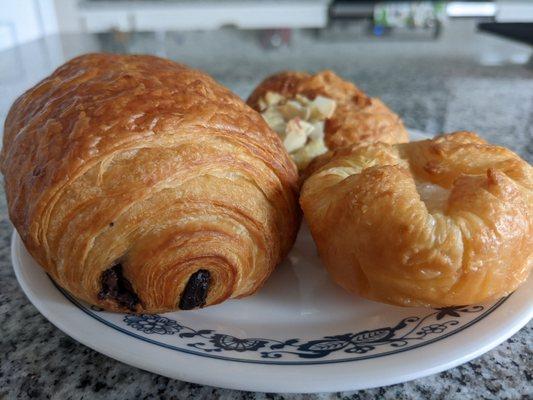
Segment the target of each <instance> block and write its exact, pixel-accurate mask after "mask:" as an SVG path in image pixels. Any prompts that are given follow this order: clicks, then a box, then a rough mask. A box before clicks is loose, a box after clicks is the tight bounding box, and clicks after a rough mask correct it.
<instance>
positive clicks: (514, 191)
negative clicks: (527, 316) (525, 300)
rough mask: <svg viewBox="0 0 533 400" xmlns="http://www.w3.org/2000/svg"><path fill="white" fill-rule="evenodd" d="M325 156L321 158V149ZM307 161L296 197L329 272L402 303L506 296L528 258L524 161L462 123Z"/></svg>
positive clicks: (528, 171)
mask: <svg viewBox="0 0 533 400" xmlns="http://www.w3.org/2000/svg"><path fill="white" fill-rule="evenodd" d="M328 157H329V158H328ZM328 157H324V158H323V159H322V163H318V162H317V164H315V169H314V172H313V174H312V175H311V176H310V177H309V178H308V179H307V181H306V182H305V183H304V186H303V188H302V192H301V197H300V204H301V205H302V208H303V210H304V215H305V217H306V219H307V222H308V224H309V226H310V229H311V232H312V234H313V237H314V239H315V242H316V244H317V247H318V250H319V253H320V256H321V258H322V260H323V261H324V263H325V265H326V267H327V269H328V270H329V272H330V274H331V276H332V277H333V279H334V280H335V281H336V282H337V283H339V284H340V285H341V286H343V287H344V288H346V289H347V290H349V291H351V292H354V293H358V294H360V295H362V296H364V297H367V298H369V299H372V300H378V301H383V302H386V303H391V304H397V305H403V306H449V305H459V304H472V303H478V302H483V301H488V300H493V299H496V298H499V297H502V296H505V295H507V294H509V293H510V292H512V291H513V290H515V289H516V288H517V287H518V286H519V285H520V284H521V283H522V282H524V281H525V280H526V279H527V277H528V275H529V272H530V270H531V267H532V263H533V168H532V167H531V166H530V165H529V164H528V163H527V162H525V161H523V160H522V159H520V158H519V157H518V156H517V155H516V154H514V153H512V152H511V151H509V150H507V149H505V148H502V147H498V146H494V145H490V144H488V143H486V142H485V141H484V140H482V139H480V138H479V137H477V136H476V135H475V134H473V133H471V132H456V133H454V134H451V135H444V136H440V137H437V138H435V139H433V140H424V141H419V142H411V143H407V144H398V145H392V146H391V145H388V144H383V143H376V144H371V145H368V146H357V145H354V146H349V147H346V148H343V149H340V150H338V151H335V152H331V154H329V155H328Z"/></svg>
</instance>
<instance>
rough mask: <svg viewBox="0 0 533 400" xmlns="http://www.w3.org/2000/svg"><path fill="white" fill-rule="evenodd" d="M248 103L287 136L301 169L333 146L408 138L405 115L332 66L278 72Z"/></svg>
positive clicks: (266, 80)
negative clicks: (312, 72) (329, 68)
mask: <svg viewBox="0 0 533 400" xmlns="http://www.w3.org/2000/svg"><path fill="white" fill-rule="evenodd" d="M248 104H249V105H250V106H251V107H253V108H254V109H255V110H257V111H259V112H261V114H262V115H263V117H264V118H265V120H266V121H267V122H268V124H269V125H270V127H271V128H272V129H274V130H275V131H276V132H277V133H278V134H279V135H280V136H281V137H282V139H283V143H284V145H285V148H286V149H287V151H289V153H290V154H291V156H292V157H293V159H294V161H295V162H296V164H297V165H298V169H299V170H300V171H302V170H304V169H305V168H306V167H307V165H308V164H309V163H310V161H311V160H313V158H315V157H316V156H318V155H320V154H323V153H325V152H327V151H328V150H334V149H337V148H339V147H342V146H346V145H349V144H353V143H365V142H366V143H368V142H377V141H379V142H385V143H391V144H392V143H402V142H407V140H408V135H407V131H406V130H405V128H404V126H403V124H402V121H401V119H400V117H398V116H397V115H396V114H394V113H393V112H392V111H391V110H389V109H388V108H387V106H385V104H383V103H382V102H381V101H380V100H379V99H376V98H370V97H368V96H367V95H366V94H365V93H364V92H362V91H361V90H360V89H358V88H357V87H356V86H355V85H354V84H352V83H350V82H346V81H344V80H343V79H341V78H340V77H338V76H337V75H335V74H334V73H333V72H331V71H323V72H320V73H318V74H316V75H310V74H308V73H304V72H291V71H288V72H281V73H278V74H275V75H272V76H270V77H268V78H267V79H265V80H264V81H263V82H262V83H261V84H260V85H259V86H258V87H257V88H256V89H255V90H254V91H253V93H252V94H251V95H250V97H249V99H248Z"/></svg>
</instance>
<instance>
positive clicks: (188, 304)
mask: <svg viewBox="0 0 533 400" xmlns="http://www.w3.org/2000/svg"><path fill="white" fill-rule="evenodd" d="M210 281H211V274H210V272H209V271H208V270H206V269H200V270H198V271H196V272H195V273H194V274H192V275H191V276H190V278H189V281H188V282H187V284H186V285H185V289H183V293H181V298H180V303H179V308H180V309H182V310H192V309H193V308H196V307H203V306H204V305H205V299H206V298H207V292H208V290H209V283H210Z"/></svg>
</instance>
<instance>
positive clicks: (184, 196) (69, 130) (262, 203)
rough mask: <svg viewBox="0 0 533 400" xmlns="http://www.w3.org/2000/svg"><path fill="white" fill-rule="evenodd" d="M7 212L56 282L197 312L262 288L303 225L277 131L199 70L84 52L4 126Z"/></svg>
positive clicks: (143, 305)
mask: <svg viewBox="0 0 533 400" xmlns="http://www.w3.org/2000/svg"><path fill="white" fill-rule="evenodd" d="M1 168H2V172H3V174H4V177H5V186H6V194H7V200H8V205H9V214H10V217H11V220H12V221H13V224H14V225H15V228H16V229H17V231H18V232H19V234H20V236H21V238H22V240H23V242H24V244H25V245H26V248H27V249H28V251H29V252H30V253H31V254H32V256H33V257H34V258H35V259H36V260H37V261H38V262H39V264H40V265H41V266H42V267H43V268H44V269H45V270H46V272H47V273H48V274H49V275H50V276H51V277H52V278H53V279H54V281H55V282H57V283H58V284H59V285H60V286H61V287H63V288H64V289H66V290H67V291H68V292H70V293H71V294H73V295H74V296H76V297H78V298H80V299H83V300H85V301H86V302H88V303H90V304H93V305H96V306H100V307H102V308H104V309H106V310H112V311H134V312H138V313H140V312H143V313H154V312H164V311H170V310H175V309H184V310H188V309H192V308H196V307H203V306H209V305H212V304H216V303H220V302H222V301H224V300H226V299H229V298H236V297H243V296H247V295H250V294H252V293H254V292H255V291H257V290H258V288H259V287H261V285H262V284H263V283H264V282H265V280H266V279H267V278H268V276H269V275H270V273H271V272H272V270H273V269H274V267H275V266H276V265H277V264H278V263H279V262H280V260H281V259H282V258H283V257H284V256H285V255H286V254H287V252H288V251H289V249H290V248H291V246H292V244H293V242H294V239H295V236H296V232H297V230H298V226H299V219H300V216H299V207H298V202H297V196H298V186H297V184H298V172H297V169H296V167H295V165H294V163H293V162H292V161H291V159H290V157H289V155H288V154H287V152H286V151H285V149H284V148H283V145H282V143H281V141H280V139H279V137H278V136H277V135H276V134H275V133H274V132H273V131H272V130H271V129H270V128H269V127H268V125H267V124H266V123H265V121H264V120H263V118H262V117H261V116H260V115H259V114H258V113H256V112H255V111H254V110H252V109H251V108H249V107H248V106H247V105H246V104H244V102H242V101H241V100H240V99H239V98H238V97H237V96H236V95H234V94H233V93H231V92H230V91H229V90H228V89H226V88H224V87H223V86H221V85H220V84H218V83H217V82H215V81H214V80H213V79H212V78H211V77H209V76H208V75H206V74H205V73H202V72H200V71H197V70H194V69H191V68H188V67H186V66H185V65H181V64H176V63H174V62H171V61H169V60H164V59H161V58H157V57H152V56H123V55H111V54H89V55H84V56H81V57H78V58H75V59H73V60H72V61H70V62H68V63H66V64H65V65H63V66H61V67H60V68H59V69H57V70H56V71H55V72H54V73H53V74H52V75H51V76H49V77H47V78H46V79H44V80H43V81H42V82H40V83H39V84H37V85H36V86H35V87H33V88H32V89H30V90H29V91H27V92H26V93H24V94H23V95H22V96H21V97H20V98H19V99H18V100H17V101H16V102H15V103H14V105H13V106H12V108H11V110H10V112H9V115H8V117H7V120H6V123H5V133H4V146H3V149H2V155H1Z"/></svg>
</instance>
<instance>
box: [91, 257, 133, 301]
mask: <svg viewBox="0 0 533 400" xmlns="http://www.w3.org/2000/svg"><path fill="white" fill-rule="evenodd" d="M101 282H102V289H101V290H100V293H98V298H99V299H100V300H104V299H112V300H115V301H116V302H117V303H118V304H119V305H120V306H122V307H125V308H127V309H128V310H130V311H135V308H136V306H137V304H139V297H138V296H137V295H136V294H135V292H134V291H133V287H132V286H131V283H130V282H129V281H128V280H127V279H126V278H125V277H124V275H123V274H122V265H121V264H117V265H115V266H113V267H111V268H109V269H106V270H105V271H104V272H102V277H101Z"/></svg>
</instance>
